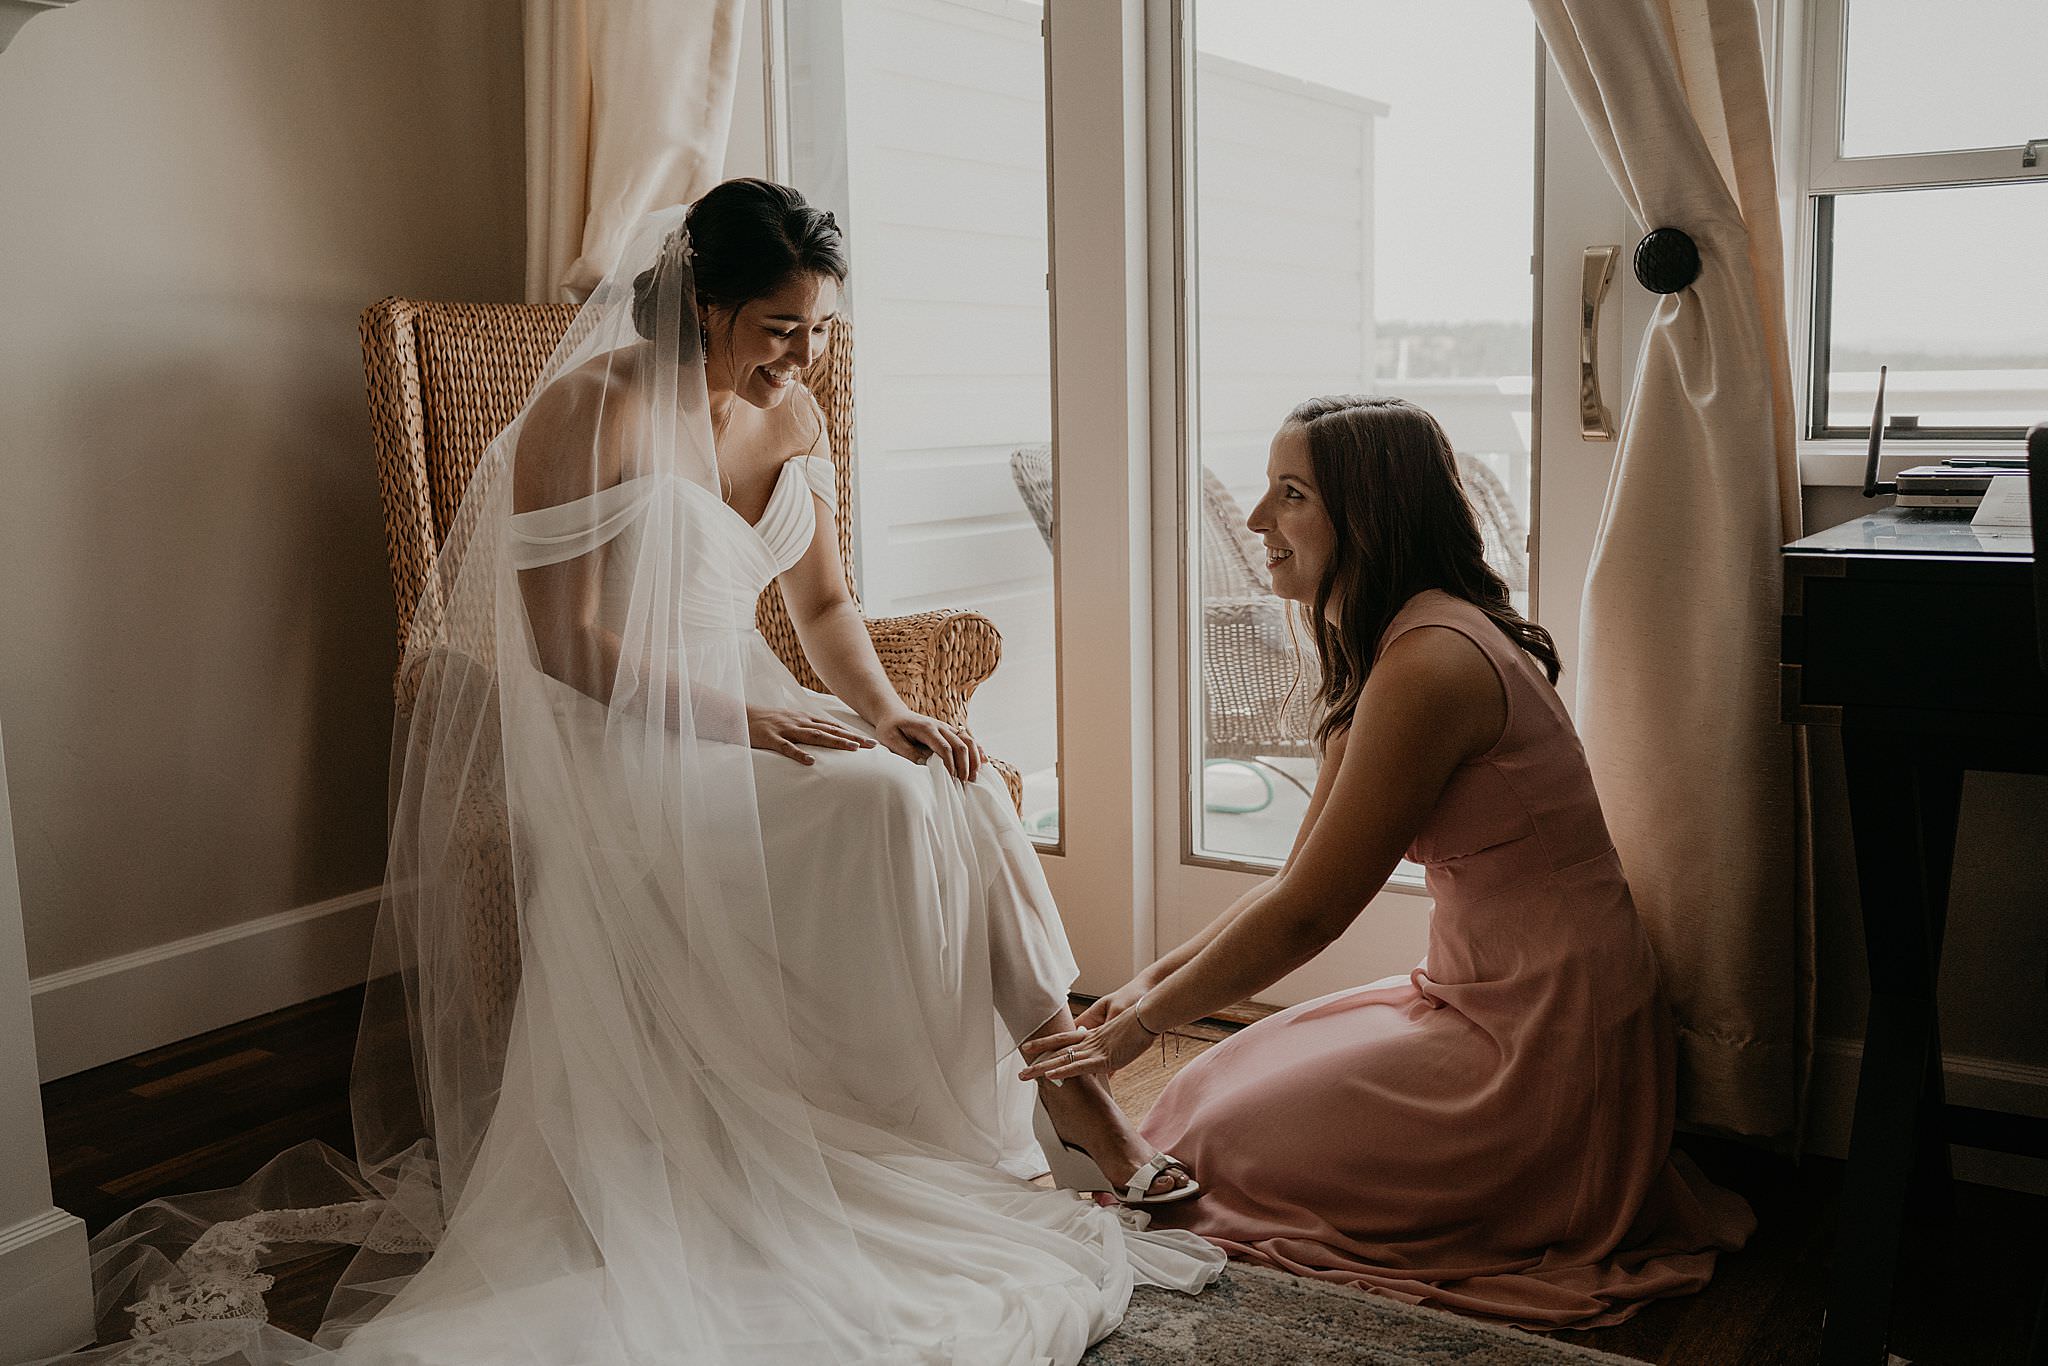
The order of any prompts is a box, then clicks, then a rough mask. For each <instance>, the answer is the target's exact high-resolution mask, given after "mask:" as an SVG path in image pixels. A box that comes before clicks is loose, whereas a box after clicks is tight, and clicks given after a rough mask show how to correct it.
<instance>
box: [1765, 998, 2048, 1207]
mask: <svg viewBox="0 0 2048 1366" xmlns="http://www.w3.org/2000/svg"><path fill="white" fill-rule="evenodd" d="M1862 1063H1863V1045H1862V1043H1861V1042H1860V1041H1859V1040H1856V1039H1840V1038H1828V1037H1823V1038H1820V1039H1817V1040H1815V1041H1814V1050H1813V1087H1812V1090H1811V1092H1810V1093H1809V1097H1808V1106H1807V1123H1806V1151H1808V1152H1810V1153H1818V1154H1820V1155H1821V1156H1823V1157H1847V1156H1848V1155H1849V1127H1850V1121H1851V1120H1852V1119H1853V1118H1854V1116H1855V1113H1856V1074H1857V1071H1858V1069H1859V1068H1860V1067H1861V1066H1862ZM1942 1071H1943V1078H1944V1081H1945V1083H1946V1088H1947V1093H1948V1100H1949V1102H1950V1103H1951V1104H1954V1105H1971V1106H1976V1107H1978V1108H1981V1109H1985V1110H2002V1111H2005V1112H2007V1113H2009V1114H2018V1115H2035V1116H2039V1117H2042V1118H2048V1067H2036V1066H2033V1065H2032V1064H2029V1063H2018V1062H2007V1061H2004V1060H2002V1059H1998V1058H1978V1057H1971V1056H1969V1055H1967V1054H1958V1053H1950V1054H1948V1055H1947V1056H1946V1057H1945V1058H1944V1059H1943V1064H1942ZM1953 1161H1954V1168H1955V1174H1956V1176H1957V1177H1958V1178H1959V1179H1961V1180H1964V1181H1974V1182H1977V1183H1978V1184H1980V1185H1986V1186H2000V1187H2003V1188H2005V1189H2007V1190H2017V1191H2028V1192H2031V1193H2033V1194H2035V1195H2048V1162H2044V1161H2041V1160H2040V1159H2037V1158H2030V1157H2020V1156H2016V1155H2014V1154H2012V1153H1993V1152H1986V1151H1984V1150H1982V1149H1978V1148H1956V1149H1954V1156H1953Z"/></svg>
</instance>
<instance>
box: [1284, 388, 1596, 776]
mask: <svg viewBox="0 0 2048 1366" xmlns="http://www.w3.org/2000/svg"><path fill="white" fill-rule="evenodd" d="M1286 425H1288V426H1290V427H1300V428H1301V429H1302V431H1303V433H1304V434H1305V435H1306V436H1307V438H1308V457H1309V469H1310V472H1311V473H1312V474H1313V475H1314V476H1315V481H1316V488H1317V490H1318V491H1319V492H1320V493H1321V495H1322V500H1323V506H1324V508H1325V509H1327V510H1328V512H1329V516H1330V525H1331V526H1332V528H1334V530H1335V531H1336V538H1335V546H1334V549H1333V553H1332V554H1331V556H1330V565H1329V568H1328V569H1326V570H1325V571H1324V573H1323V581H1322V583H1320V584H1319V585H1317V587H1316V598H1315V602H1314V604H1313V605H1312V606H1310V607H1308V608H1307V609H1305V610H1306V616H1307V623H1306V624H1307V627H1308V630H1309V632H1310V634H1311V636H1312V637H1313V638H1314V640H1315V646H1316V656H1317V658H1318V659H1319V660H1320V661H1321V663H1322V669H1323V679H1322V691H1321V692H1320V694H1318V696H1317V698H1316V701H1317V703H1318V704H1319V708H1320V710H1321V712H1322V716H1321V717H1320V719H1319V720H1318V721H1317V723H1316V743H1317V744H1318V745H1325V746H1326V745H1328V744H1329V742H1330V737H1331V736H1332V735H1335V734H1336V733H1337V732H1338V731H1340V730H1343V729H1345V728H1346V727H1348V726H1349V725H1350V724H1351V717H1352V714H1353V713H1354V712H1355V711H1356V710H1357V708H1358V696H1359V693H1360V692H1362V691H1363V690H1364V688H1365V680H1366V676H1367V675H1369V674H1370V673H1371V672H1372V665H1373V653H1374V651H1375V650H1376V649H1377V648H1378V646H1379V640H1380V637H1381V636H1382V635H1384V634H1385V633H1386V629H1387V626H1388V624H1389V623H1391V622H1392V621H1393V619H1394V614H1395V613H1397V612H1399V611H1400V610H1401V608H1402V606H1403V605H1404V604H1405V603H1406V602H1407V601H1408V599H1410V598H1412V597H1414V596H1415V595H1416V594H1417V593H1420V592H1423V591H1425V590H1427V589H1431V588H1438V589H1442V590H1443V591H1444V592H1446V593H1449V594H1450V595H1451V596H1452V597H1456V598H1463V599H1464V600H1465V601H1466V602H1469V603H1471V604H1472V605H1473V606H1474V607H1477V608H1478V609H1479V610H1480V611H1482V612H1484V613H1485V614H1486V615H1487V618H1488V619H1489V620H1491V621H1492V622H1493V624H1494V625H1495V626H1497V627H1499V628H1500V631H1501V634H1502V635H1504V636H1506V637H1507V638H1508V639H1509V640H1512V641H1513V642H1514V643H1515V644H1516V645H1518V646H1520V647H1521V648H1522V649H1524V650H1527V651H1528V652H1529V654H1530V655H1531V656H1533V657H1534V658H1535V659H1536V661H1537V662H1538V663H1540V664H1541V665H1542V666H1543V671H1544V673H1545V674H1546V675H1548V677H1549V679H1550V681H1551V682H1552V683H1553V684H1554V683H1556V682H1557V676H1558V673H1559V665H1558V660H1557V646H1556V645H1555V644H1553V643H1552V642H1551V639H1550V633H1549V632H1548V631H1546V630H1544V629H1543V628H1542V627H1541V626H1538V625H1536V624H1535V623H1534V622H1532V621H1530V620H1528V619H1527V618H1526V617H1523V616H1522V615H1521V614H1520V613H1518V612H1516V611H1515V609H1514V606H1513V605H1512V603H1511V602H1510V600H1509V597H1508V586H1507V584H1506V582H1505V581H1503V580H1502V578H1501V576H1500V575H1499V574H1498V573H1497V572H1495V570H1494V568H1493V566H1492V565H1490V564H1488V563H1487V562H1486V555H1485V552H1484V549H1483V542H1482V541H1481V540H1480V536H1479V524H1478V522H1477V521H1476V520H1475V519H1474V517H1473V515H1472V505H1471V504H1470V503H1469V502H1467V501H1466V499H1465V487H1464V484H1463V482H1462V481H1461V480H1460V479H1459V477H1458V460H1457V457H1456V456H1455V455H1454V454H1453V453H1452V451H1451V443H1450V441H1449V440H1448V439H1447V438H1446V437H1445V436H1444V431H1443V428H1442V427H1439V426H1438V425H1437V422H1436V419H1435V418H1433V417H1431V416H1430V415H1429V414H1428V413H1426V412H1424V411H1423V410H1422V409H1420V408H1418V407H1416V406H1415V405H1414V404H1412V403H1409V402H1406V401H1405V400H1402V399H1398V398H1366V397H1362V396H1360V395H1356V394H1339V395H1334V396H1331V397H1328V398H1312V399H1310V400H1309V401H1308V402H1306V403H1303V404H1301V405H1299V406H1298V407H1296V408H1295V410H1294V411H1293V412H1291V413H1289V414H1288V415H1287V424H1286ZM1333 599H1335V600H1336V602H1337V609H1336V611H1335V612H1334V613H1332V612H1331V611H1330V604H1331V601H1332V600H1333ZM1333 615H1334V616H1335V618H1336V620H1335V621H1334V622H1333V621H1332V620H1331V617H1332V616H1333Z"/></svg>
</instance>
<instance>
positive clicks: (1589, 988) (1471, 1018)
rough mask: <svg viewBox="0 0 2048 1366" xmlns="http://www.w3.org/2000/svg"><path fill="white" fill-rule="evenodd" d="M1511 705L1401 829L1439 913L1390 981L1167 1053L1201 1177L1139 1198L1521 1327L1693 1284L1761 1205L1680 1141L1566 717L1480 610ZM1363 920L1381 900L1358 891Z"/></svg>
mask: <svg viewBox="0 0 2048 1366" xmlns="http://www.w3.org/2000/svg"><path fill="white" fill-rule="evenodd" d="M1420 626H1443V627H1449V628H1450V629H1452V630H1455V631H1457V632H1458V633H1459V634H1461V635H1463V636H1465V637H1466V638H1467V639H1469V640H1471V641H1472V642H1473V644H1475V645H1477V646H1478V647H1479V649H1480V650H1481V652H1483V653H1484V654H1485V655H1486V657H1487V659H1488V661H1490V662H1491V663H1492V665H1493V667H1494V670H1495V672H1496V673H1497V674H1498V675H1499V676H1500V680H1501V684H1502V686H1503V688H1505V690H1506V694H1507V711H1508V718H1507V724H1506V726H1505V728H1504V729H1503V730H1502V733H1501V738H1500V740H1499V742H1498V743H1497V744H1495V746H1494V747H1493V748H1492V749H1491V750H1489V751H1488V752H1487V753H1485V754H1483V755H1481V756H1479V757H1478V758H1476V759H1474V760H1472V761H1470V762H1468V763H1466V764H1465V765H1463V766H1462V767H1461V768H1459V769H1458V770H1457V772H1456V773H1455V774H1454V775H1453V776H1452V778H1451V780H1450V782H1449V783H1448V784H1446V786H1445V788H1444V791H1443V795H1442V797H1441V798H1440V799H1439V801H1438V803H1437V806H1436V809H1435V810H1434V811H1433V812H1432V813H1431V814H1430V817H1429V820H1428V821H1427V822H1426V824H1425V825H1424V828H1423V829H1422V831H1421V833H1420V834H1419V835H1418V836H1417V837H1416V839H1415V842H1414V844H1413V846H1412V847H1411V848H1410V850H1409V854H1408V856H1409V858H1410V859H1412V860H1413V861H1415V862H1417V863H1420V864H1422V865H1423V866H1424V868H1425V869H1426V870H1427V875H1428V885H1429V891H1430V894H1431V895H1432V896H1433V897H1434V898H1435V903H1436V908H1435V912H1434V914H1433V916H1432V919H1431V925H1430V938H1429V955H1428V957H1427V958H1426V959H1425V960H1424V962H1423V963H1422V965H1421V966H1420V967H1418V968H1416V969H1415V970H1414V971H1413V972H1411V973H1409V974H1407V975H1406V976H1405V977H1393V978H1388V979H1387V980H1385V981H1382V982H1375V983H1372V984H1371V985H1369V986H1363V987H1358V988H1354V989H1352V990H1349V991H1340V992H1337V993H1335V994H1334V995H1330V996H1325V997H1323V998H1321V999H1320V1000H1315V1001H1309V1002H1307V1003H1305V1004H1303V1005H1298V1006H1295V1007H1293V1008H1292V1009H1290V1010H1286V1011H1282V1012H1281V1013H1280V1014H1278V1015H1274V1016H1272V1017H1270V1018H1268V1019H1265V1020H1261V1021H1260V1022H1259V1023H1257V1024H1255V1025H1252V1026H1251V1027H1250V1028H1248V1029H1245V1030H1242V1031H1240V1032H1239V1033H1237V1034H1236V1035H1234V1036H1232V1037H1231V1038H1230V1039H1228V1040H1226V1041H1225V1042H1223V1043H1221V1044H1218V1045H1217V1046H1216V1047H1214V1048H1212V1049H1210V1050H1209V1051H1208V1052H1207V1053H1205V1054H1203V1055H1202V1056H1201V1057H1199V1058H1197V1059H1196V1060H1195V1061H1194V1062H1193V1063H1191V1064H1190V1065H1189V1066H1187V1067H1186V1068H1185V1069H1183V1070H1182V1071H1181V1072H1180V1074H1179V1075H1178V1076H1176V1077H1175V1078H1174V1080H1173V1082H1172V1084H1171V1085H1169V1086H1168V1087H1167V1089H1166V1092H1165V1094H1164V1095H1162V1096H1161V1097H1160V1099H1159V1102H1158V1104H1157V1105H1156V1106H1155V1107H1154V1108H1153V1110H1152V1112H1151V1114H1150V1116H1149V1117H1148V1118H1147V1120H1146V1122H1145V1124H1144V1126H1143V1129H1144V1134H1145V1137H1146V1138H1147V1139H1149V1140H1150V1141H1151V1142H1153V1143H1155V1144H1157V1145H1158V1146H1160V1147H1161V1148H1164V1149H1167V1150H1169V1151H1171V1152H1173V1153H1175V1154H1176V1155H1178V1156H1179V1157H1181V1158H1183V1159H1185V1160H1186V1161H1187V1162H1188V1164H1189V1165H1190V1166H1192V1167H1193V1168H1194V1170H1195V1173H1196V1175H1197V1176H1198V1177H1199V1178H1200V1180H1201V1182H1202V1185H1203V1188H1204V1194H1202V1195H1201V1196H1200V1197H1199V1198H1197V1199H1195V1200H1192V1201H1189V1202H1187V1203H1185V1204H1179V1205H1167V1206H1163V1207H1161V1208H1160V1209H1159V1210H1157V1211H1155V1213H1156V1214H1157V1215H1158V1220H1157V1222H1159V1223H1161V1224H1165V1225H1170V1226H1172V1227H1178V1228H1186V1229H1192V1230H1193V1231H1194V1232H1196V1233H1199V1234H1201V1235H1203V1236H1204V1237H1206V1238H1208V1239H1209V1240H1210V1241H1212V1242H1214V1243H1216V1244H1217V1245H1218V1246H1220V1247H1222V1248H1223V1249H1224V1250H1225V1251H1227V1252H1229V1253H1230V1254H1231V1255H1233V1256H1236V1257H1242V1258H1245V1259H1248V1260H1251V1261H1256V1262H1262V1263H1264V1264H1266V1265H1268V1266H1274V1267H1278V1268H1280V1269H1281V1270H1284V1271H1292V1272H1295V1273H1298V1274H1300V1275H1304V1276H1314V1277H1317V1278H1319V1279H1322V1280H1329V1281H1337V1282H1342V1283H1345V1284H1349V1285H1354V1286H1357V1287H1359V1288H1361V1289H1364V1290H1368V1291H1372V1292H1375V1293H1378V1294H1383V1295H1388V1296H1392V1297H1393V1298H1396V1299H1401V1300H1406V1301H1409V1302H1411V1303H1427V1304H1433V1305H1437V1306H1440V1307H1444V1308H1449V1309H1456V1310H1461V1311H1464V1312H1467V1313H1474V1314H1484V1315H1489V1316H1492V1317H1496V1318H1500V1319H1505V1320H1508V1321H1510V1322H1512V1323H1515V1324H1519V1325H1521V1326H1523V1327H1527V1328H1566V1327H1570V1328H1586V1327H1595V1326H1599V1325H1603V1324H1611V1323H1618V1322H1620V1321H1621V1320H1623V1319H1625V1318H1627V1317H1629V1315H1631V1314H1633V1313H1634V1312H1635V1311H1636V1310H1637V1309H1638V1308H1640V1307H1641V1306H1642V1304H1643V1303H1644V1302H1645V1301H1648V1300H1652V1299H1657V1298H1661V1297H1663V1296H1667V1295H1683V1294H1689V1293H1691V1292H1693V1291H1695V1290H1698V1289H1699V1288H1701V1287H1702V1286H1704V1285H1705V1284H1706V1283H1707V1281H1708V1279H1709V1278H1710V1277H1711V1275H1712V1274H1713V1269H1714V1258H1715V1255H1716V1254H1717V1252H1719V1251H1724V1250H1733V1249H1735V1248H1738V1247H1740V1246H1742V1244H1743V1242H1744V1241H1745V1240H1746V1239H1747V1238H1748V1236H1749V1234H1750V1232H1751V1230H1752V1229H1753V1228H1754V1227H1755V1220H1754V1218H1753V1217H1752V1215H1751V1213H1750V1210H1749V1207H1748V1206H1747V1205H1746V1204H1745V1203H1744V1202H1743V1201H1742V1199H1741V1198H1740V1197H1739V1196H1736V1195H1734V1194H1732V1193H1730V1192H1727V1191H1724V1190H1721V1189H1719V1188H1718V1187H1715V1186H1714V1185H1712V1184H1711V1183H1709V1182H1708V1181H1707V1180H1706V1179H1705V1178H1704V1177H1703V1176H1701V1175H1700V1174H1699V1172H1698V1170H1697V1169H1696V1168H1694V1167H1692V1166H1691V1165H1690V1164H1689V1163H1688V1162H1686V1161H1685V1159H1684V1158H1683V1157H1682V1156H1678V1155H1674V1154H1673V1153H1672V1151H1671V1131H1672V1121H1673V1112H1674V1109H1675V1098H1674V1093H1675V1083H1674V1068H1675V1061H1674V1050H1673V1043H1672V1034H1671V1024H1670V1021H1669V1018H1668V1016H1667V1013H1666V1009H1665V1004H1664V999H1663V997H1662V995H1661V994H1660V992H1659V989H1658V984H1657V964H1656V960H1655V959H1654V958H1653V957H1652V955H1651V950H1650V943H1649V940H1648V938H1647V937H1646V936H1645V935H1644V932H1643V928H1642V925H1641V923H1640V922H1639V921H1638V920H1637V918H1636V910H1635V906H1634V903H1633V902H1631V901H1630V899H1629V891H1628V883H1627V881H1626V880H1625V879H1624V878H1623V877H1622V871H1621V864H1620V862H1619V861H1618V860H1617V858H1616V856H1615V851H1614V845H1613V843H1612V841H1611V840H1610V839H1609V838H1608V834H1607V827H1606V823H1605V821H1604V820H1603V819H1602V817H1601V814H1600V803H1599V800H1598V798H1597V797H1595V795H1594V792H1593V782H1592V777H1591V775H1590V774H1589V773H1588V771H1587V768H1586V756H1585V751H1584V750H1583V749H1582V748H1580V745H1579V740H1578V736H1577V734H1576V733H1575V732H1574V731H1573V729H1572V724H1571V720H1570V718H1569V717H1568V716H1567V715H1566V714H1565V710H1564V707H1563V705H1562V704H1561V703H1560V702H1559V700H1558V697H1557V694H1556V691H1555V690H1554V689H1553V688H1552V687H1551V686H1550V684H1549V683H1548V682H1547V681H1546V680H1545V679H1544V677H1543V675H1542V673H1541V672H1540V671H1539V669H1538V667H1537V665H1536V664H1535V662H1534V661H1533V660H1532V659H1530V657H1529V656H1528V655H1527V654H1525V653H1524V652H1523V651H1522V650H1521V649H1520V648H1518V647H1517V646H1516V645H1515V644H1514V643H1513V642H1512V641H1510V640H1509V639H1508V638H1507V637H1506V636H1505V635H1503V634H1502V633H1501V632H1500V630H1499V629H1498V628H1496V627H1495V626H1494V625H1493V624H1492V622H1491V621H1490V620H1489V619H1488V618H1487V617H1486V616H1485V614H1483V613H1482V612H1480V611H1479V610H1478V609H1477V608H1476V607H1473V606H1472V605H1471V604H1469V603H1466V602H1464V601H1462V600H1460V599H1458V598H1455V597H1452V596H1450V595H1449V594H1445V593H1442V592H1438V591H1435V590H1431V591H1429V592H1425V593H1420V594H1417V595H1416V596H1415V597H1414V598H1412V599H1411V600H1410V601H1409V602H1408V603H1407V605H1406V606H1404V607H1403V608H1402V610H1401V612H1400V613H1399V615H1397V616H1396V617H1395V618H1394V620H1393V622H1392V623H1391V624H1390V625H1389V626H1388V628H1387V632H1386V635H1385V636H1384V637H1383V639H1382V641H1381V644H1380V648H1381V649H1382V650H1384V649H1385V648H1386V646H1387V644H1389V643H1391V642H1392V641H1393V640H1394V639H1395V638H1396V637H1397V636H1399V635H1401V634H1403V633H1404V632H1407V631H1411V630H1414V629H1415V628H1417V627H1420ZM1368 914H1369V912H1368Z"/></svg>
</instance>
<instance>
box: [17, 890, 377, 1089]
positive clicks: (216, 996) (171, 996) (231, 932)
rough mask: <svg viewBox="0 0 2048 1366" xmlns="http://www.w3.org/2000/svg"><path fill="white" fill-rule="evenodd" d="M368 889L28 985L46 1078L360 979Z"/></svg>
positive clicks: (373, 909)
mask: <svg viewBox="0 0 2048 1366" xmlns="http://www.w3.org/2000/svg"><path fill="white" fill-rule="evenodd" d="M379 890H380V889H378V888H375V887H370V888H366V889H364V890H363V891H360V892H351V893H349V894H348V895H346V896H338V897H333V898H331V899H329V900H326V901H321V902H316V903H315V904H313V905H311V906H301V907H299V908H298V909H296V910H291V911H282V912H280V913H278V914H276V915H267V916H264V917H263V918H262V919H260V920H250V921H245V922H244V923H242V924H240V925H230V926H229V927H227V928H226V929H222V930H213V931H210V932H208V933H206V934H195V935H193V936H191V937H190V938H188V939H178V940H173V941H172V942H171V943H168V944H159V945H157V946H156V947H154V948H148V949H143V950H141V951H139V952H136V953H124V954H122V955H121V956H119V957H118V958H106V959H102V960H101V961H99V962H97V963H87V964H86V965H84V966H83V967H77V968H68V969H66V970H65V971H63V972H53V973H50V974H49V975H48V976H45V977H38V978H36V979H34V980H33V981H31V982H30V983H29V1002H30V1006H31V1008H32V1009H33V1011H34V1013H35V1022H36V1062H37V1070H38V1071H39V1073H40V1074H41V1076H42V1079H43V1080H44V1081H50V1080H53V1079H54V1078H57V1077H68V1076H70V1075H71V1074H72V1073H73V1072H82V1071H84V1070H85V1069H86V1068H88V1067H98V1066H99V1065H100V1064H102V1063H108V1062H113V1061H115V1060H116V1059H119V1058H126V1057H131V1056H133V1055H134V1054H137V1053H146V1052H148V1051H149V1050H150V1049H152V1048H161V1047H163V1046H164V1045H165V1044H168V1043H176V1042H177V1041H178V1040H180V1039H189V1038H191V1037H192V1036H193V1035H195V1034H204V1033H205V1032H206V1031H207V1030H209V1029H219V1028H220V1027H221V1026H223V1025H231V1024H235V1023H238V1022H239V1021H242V1020H246V1019H249V1018H251V1017H252V1016H256V1015H262V1014H265V1013H267V1012H269V1011H273V1010H282V1009H284V1008H285V1007H286V1006H291V1005H297V1004H298V1003H299V1002H301V1001H310V1000H312V999H313V998H314V997H316V996H325V995H327V994H328V993H329V992H334V991H340V990H342V989H343V988H344V987H351V986H355V985H357V984H359V983H361V982H362V980H363V977H364V974H365V972H366V971H367V969H368V967H369V962H370V933H371V930H372V928H373V927H374V925H375V923H376V917H377V900H378V896H379Z"/></svg>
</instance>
